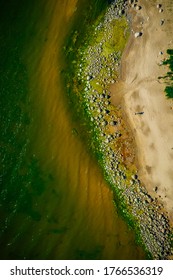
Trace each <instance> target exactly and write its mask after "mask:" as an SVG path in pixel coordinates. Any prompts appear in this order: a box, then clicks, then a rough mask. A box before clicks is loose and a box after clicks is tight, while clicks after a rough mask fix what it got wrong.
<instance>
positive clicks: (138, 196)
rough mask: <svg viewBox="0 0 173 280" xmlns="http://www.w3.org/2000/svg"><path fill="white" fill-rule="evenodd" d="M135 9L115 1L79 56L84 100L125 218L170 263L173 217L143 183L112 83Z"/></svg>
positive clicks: (155, 254) (154, 253) (153, 254)
mask: <svg viewBox="0 0 173 280" xmlns="http://www.w3.org/2000/svg"><path fill="white" fill-rule="evenodd" d="M132 6H134V8H135V9H137V7H139V9H141V7H140V6H138V5H137V1H122V0H119V1H114V2H113V3H112V4H111V5H110V6H109V8H108V9H107V11H106V13H105V15H104V18H103V20H102V21H100V22H99V23H97V24H96V26H94V34H93V36H91V40H90V41H89V44H88V45H87V46H86V47H85V48H84V50H82V51H81V53H80V57H81V59H80V60H79V61H78V64H77V68H76V69H77V80H78V83H80V84H82V86H83V91H82V92H81V93H80V95H81V96H80V98H81V100H82V104H83V109H84V110H85V112H86V114H87V118H88V120H89V122H90V123H91V126H92V130H93V133H94V135H95V146H96V145H97V147H96V149H97V152H98V153H100V155H101V157H100V158H101V159H100V165H101V166H102V168H103V170H104V174H105V178H106V179H107V181H108V182H109V184H110V185H111V187H112V189H113V191H114V192H115V194H116V195H117V196H118V201H119V202H118V203H119V204H120V208H121V211H122V213H123V215H124V216H125V217H126V218H127V219H128V220H129V221H131V223H132V224H133V227H134V228H135V231H136V233H137V235H138V237H139V240H140V242H141V243H142V244H143V245H144V247H145V250H146V251H147V252H148V253H149V254H150V255H151V257H152V258H153V259H169V257H170V256H171V255H173V251H172V248H171V234H172V233H171V228H170V225H169V220H168V217H167V215H166V214H165V212H164V209H163V206H162V205H161V204H159V203H158V201H157V199H153V198H152V197H151V196H150V195H149V194H148V193H147V191H146V189H145V186H143V185H142V183H141V182H140V179H139V177H138V172H137V167H136V164H135V162H136V156H135V149H134V140H133V136H132V135H131V131H130V129H129V128H128V126H127V123H126V120H125V119H124V115H123V112H122V109H121V106H120V105H117V106H116V107H115V106H113V105H112V104H111V93H110V85H111V84H113V83H115V82H116V81H117V80H118V77H119V72H120V59H121V55H122V51H123V49H124V47H125V44H126V41H127V39H128V36H129V25H128V22H127V19H129V15H128V9H129V7H132ZM117 40H118V41H117Z"/></svg>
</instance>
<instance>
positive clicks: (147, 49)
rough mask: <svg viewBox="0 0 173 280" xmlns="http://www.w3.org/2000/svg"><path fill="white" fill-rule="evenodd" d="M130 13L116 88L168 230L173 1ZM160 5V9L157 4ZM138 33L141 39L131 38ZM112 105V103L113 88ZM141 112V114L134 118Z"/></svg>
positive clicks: (172, 198)
mask: <svg viewBox="0 0 173 280" xmlns="http://www.w3.org/2000/svg"><path fill="white" fill-rule="evenodd" d="M137 4H138V5H139V6H140V7H141V9H140V10H136V8H135V7H132V6H131V8H130V9H129V16H130V18H131V37H130V39H129V42H128V45H127V47H126V49H125V51H124V54H123V58H122V63H121V81H120V84H119V85H118V87H119V88H121V93H122V96H123V106H124V108H125V112H126V114H127V117H128V119H129V121H130V125H131V129H132V130H133V132H134V136H135V141H136V145H137V157H138V174H139V178H140V180H141V181H142V183H144V185H145V187H146V188H147V190H148V192H149V194H150V195H151V196H152V197H156V198H157V199H158V201H161V202H162V203H163V205H164V208H165V210H166V211H167V214H168V217H169V219H170V222H171V224H172V225H173V170H172V166H173V142H172V139H173V129H172V128H173V110H172V106H173V100H169V99H167V98H166V97H165V94H164V88H165V86H166V85H165V83H164V81H163V80H158V77H159V76H164V75H165V74H166V72H167V70H168V69H167V66H163V65H162V61H164V59H166V57H167V54H166V50H167V49H168V48H173V39H172V38H173V21H172V12H173V2H172V1H171V0H165V1H160V2H158V1H146V0H141V1H138V3H137ZM158 4H160V6H159V5H158ZM137 32H141V33H142V36H140V37H138V38H135V34H136V33H137ZM114 91H115V93H114V97H113V100H114V102H116V86H115V88H114ZM137 112H144V113H143V114H141V115H140V114H139V115H138V114H135V113H137Z"/></svg>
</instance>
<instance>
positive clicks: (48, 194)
mask: <svg viewBox="0 0 173 280" xmlns="http://www.w3.org/2000/svg"><path fill="white" fill-rule="evenodd" d="M34 2H35V1H34ZM80 2H81V3H80V5H81V6H82V5H83V4H85V1H84V0H83V1H80ZM11 3H13V2H12V1H11ZM15 3H16V7H13V9H14V11H18V13H17V15H16V12H11V14H8V10H9V9H7V8H10V9H11V11H13V9H12V6H10V5H12V4H10V2H9V4H8V5H9V6H8V5H7V6H8V7H7V8H6V9H5V8H4V9H5V12H6V15H5V16H4V18H3V23H2V24H1V28H2V30H3V32H4V38H3V40H6V41H4V45H5V46H8V48H6V47H4V49H3V51H4V52H6V59H5V60H4V61H1V63H3V65H2V66H3V69H5V70H4V72H3V73H2V74H3V80H2V81H1V82H2V85H3V86H2V89H3V90H4V92H5V94H4V99H3V101H4V103H3V104H2V106H3V107H4V108H5V117H4V120H3V126H2V131H7V132H6V134H5V133H4V134H3V137H2V138H3V139H2V146H3V147H5V150H4V154H6V156H5V157H4V158H5V159H4V161H3V163H2V164H3V168H2V172H3V174H4V178H5V179H3V181H2V183H3V185H2V191H1V208H0V211H1V237H0V248H1V253H0V257H1V259H142V258H144V253H143V251H142V250H141V249H140V248H139V247H138V246H137V245H136V244H135V241H134V234H133V232H131V231H130V230H129V229H128V227H127V225H126V224H125V222H124V221H123V220H122V219H121V217H119V215H118V214H117V211H116V208H115V206H114V205H113V202H112V192H111V191H110V189H109V187H108V185H107V183H106V182H105V181H104V179H103V175H102V173H101V170H100V169H99V167H98V165H97V163H96V161H95V159H94V158H93V157H92V156H91V155H90V153H89V152H88V149H87V148H86V146H85V144H84V143H83V142H82V140H81V138H80V132H79V128H78V124H77V123H75V121H73V118H72V113H71V111H70V110H69V107H68V106H67V99H66V93H65V89H64V85H63V83H62V79H61V74H60V73H61V70H62V67H63V66H62V65H63V58H62V57H61V48H62V46H63V40H64V38H65V36H66V35H67V33H68V30H69V28H70V25H71V22H72V18H73V16H74V15H77V14H78V13H80V9H79V8H78V9H77V10H76V4H77V1H76V0H66V1H63V3H62V1H60V0H58V1H57V0H56V1H55V0H51V1H46V0H45V1H37V3H31V4H29V1H26V2H25V3H26V4H25V5H26V7H25V6H22V8H20V9H19V6H20V5H19V4H20V1H16V2H15ZM17 5H18V6H17ZM81 6H80V8H81ZM3 11H4V10H3ZM74 12H75V13H74ZM9 22H10V26H12V24H13V22H15V24H14V25H13V28H12V27H11V28H8V27H7V26H9ZM4 30H5V31H4ZM7 34H8V36H6V35H7ZM16 34H17V37H16ZM16 41H17V42H16ZM9 54H10V55H11V56H10V61H8V57H9ZM12 62H14V63H12ZM19 62H21V67H19V66H18V65H19ZM4 67H6V68H4ZM16 76H17V78H16ZM5 77H7V79H5ZM10 81H11V87H9V86H8V84H9V82H10ZM7 99H8V100H7ZM10 100H11V101H10ZM17 110H18V111H19V112H18V111H17ZM14 112H18V113H16V115H15V114H14ZM74 131H78V133H74ZM4 135H5V136H4Z"/></svg>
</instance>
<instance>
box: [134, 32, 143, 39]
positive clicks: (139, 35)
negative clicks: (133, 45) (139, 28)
mask: <svg viewBox="0 0 173 280" xmlns="http://www.w3.org/2000/svg"><path fill="white" fill-rule="evenodd" d="M134 36H135V38H138V37H141V36H142V32H136V33H135V35H134Z"/></svg>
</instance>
